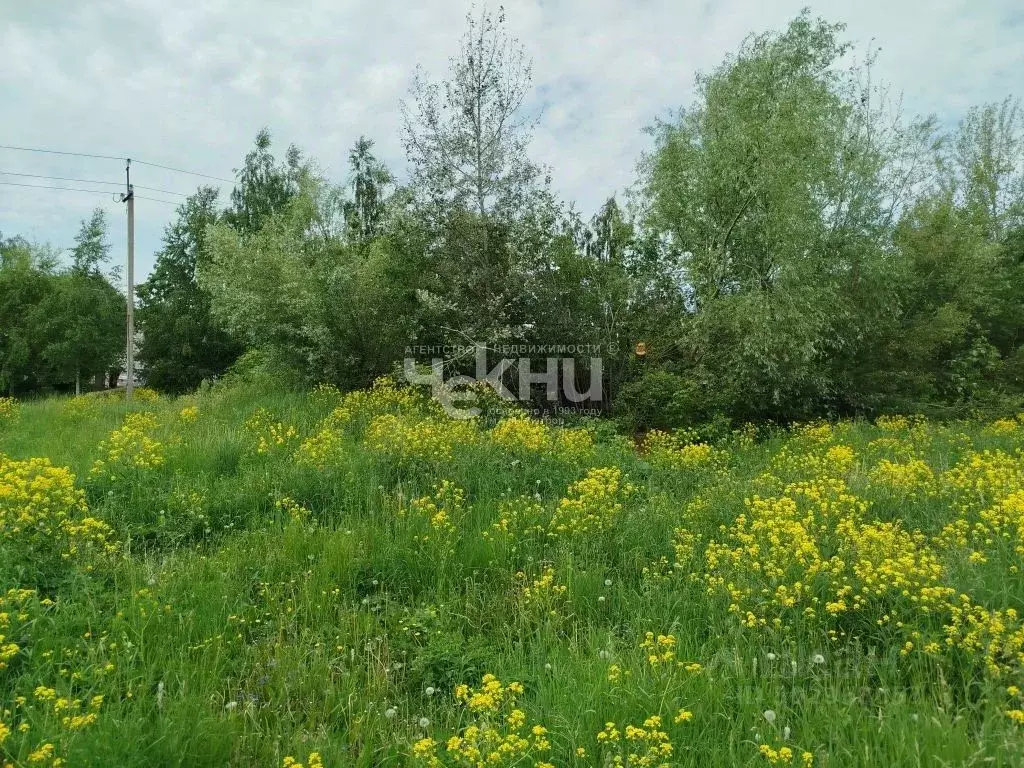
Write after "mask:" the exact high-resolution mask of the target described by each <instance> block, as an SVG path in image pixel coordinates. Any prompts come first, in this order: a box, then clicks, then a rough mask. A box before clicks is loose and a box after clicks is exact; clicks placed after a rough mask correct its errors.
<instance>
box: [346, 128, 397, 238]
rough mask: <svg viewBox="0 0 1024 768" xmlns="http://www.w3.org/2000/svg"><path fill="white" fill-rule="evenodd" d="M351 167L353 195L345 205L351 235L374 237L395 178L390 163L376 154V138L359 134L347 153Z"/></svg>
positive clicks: (381, 220) (378, 229) (379, 227)
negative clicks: (388, 164) (390, 169)
mask: <svg viewBox="0 0 1024 768" xmlns="http://www.w3.org/2000/svg"><path fill="white" fill-rule="evenodd" d="M348 162H349V168H350V169H351V171H352V199H351V200H349V201H347V202H346V203H345V205H344V211H345V223H346V226H347V229H348V236H349V238H350V239H351V240H352V241H353V242H356V243H360V244H365V243H369V242H370V241H372V240H373V239H374V238H375V237H377V235H379V234H380V232H381V226H382V224H383V220H384V212H385V200H386V198H387V192H388V186H389V185H390V184H391V182H392V177H391V173H390V172H389V171H388V169H387V167H386V166H385V165H384V163H382V162H381V161H380V160H378V159H377V158H376V157H375V156H374V155H373V141H371V140H370V139H368V138H366V137H365V136H360V137H359V140H358V141H357V142H356V145H355V146H354V147H353V148H352V150H351V151H350V152H349V155H348Z"/></svg>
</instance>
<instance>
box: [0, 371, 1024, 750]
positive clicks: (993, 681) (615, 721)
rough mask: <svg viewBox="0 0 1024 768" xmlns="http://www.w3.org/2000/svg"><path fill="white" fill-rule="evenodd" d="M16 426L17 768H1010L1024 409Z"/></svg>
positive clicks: (3, 613)
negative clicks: (749, 420)
mask: <svg viewBox="0 0 1024 768" xmlns="http://www.w3.org/2000/svg"><path fill="white" fill-rule="evenodd" d="M141 399H142V400H144V401H143V402H135V403H133V404H132V405H130V406H128V405H126V404H125V403H123V402H118V401H113V400H101V399H97V398H93V397H83V398H76V399H51V400H47V401H43V402H39V403H32V404H23V405H16V404H13V403H10V402H9V401H0V765H7V764H9V765H12V766H23V765H24V766H57V765H66V766H90V765H92V766H163V765H189V766H224V765H234V766H272V767H273V768H278V767H279V766H288V765H298V764H301V765H303V766H305V768H314V767H316V766H328V768H334V767H335V766H371V765H396V766H397V765H414V766H415V765H424V766H442V765H443V766H449V765H460V766H462V765H466V766H470V765H472V766H511V765H520V766H548V765H550V766H606V765H615V766H662V765H665V766H767V765H794V766H810V765H814V766H836V767H839V766H842V767H844V768H845V767H846V766H919V765H920V766H923V765H928V766H961V765H979V766H981V765H984V766H1010V765H1024V698H1022V695H1024V694H1022V690H1024V624H1022V621H1021V612H1022V611H1024V573H1022V570H1021V569H1022V566H1024V454H1022V449H1024V416H1022V417H1021V418H1020V419H1016V420H1015V419H1005V420H1001V421H997V422H994V423H981V422H978V423H956V424H945V425H941V424H932V423H927V422H924V421H921V420H916V419H904V418H889V419H885V420H882V421H881V422H880V423H878V424H870V423H839V424H832V425H829V424H812V425H801V426H797V427H794V428H792V429H791V430H789V431H782V430H775V431H771V430H764V429H762V430H756V429H754V428H747V429H742V430H737V431H735V432H733V433H730V434H716V435H710V434H706V435H702V434H699V433H693V434H684V433H680V434H674V435H666V434H662V433H652V434H651V435H649V436H647V438H646V440H645V441H644V443H643V444H642V445H641V446H639V447H638V446H636V445H634V444H633V442H632V441H631V440H629V439H626V438H624V437H621V436H618V435H616V434H615V433H614V432H613V431H612V430H611V429H610V428H608V426H607V425H603V424H599V425H589V426H584V427H578V428H572V429H569V428H565V429H561V428H553V427H549V426H545V425H543V424H540V423H538V422H532V421H529V420H526V419H524V418H519V417H509V418H505V419H504V420H502V421H500V422H498V423H497V425H496V426H488V425H484V424H477V423H475V422H464V421H450V420H447V419H446V418H445V417H443V416H442V415H441V414H440V413H439V412H438V411H436V410H435V408H434V407H432V406H431V405H430V404H429V403H427V402H424V401H422V400H420V399H419V398H418V397H416V396H415V395H413V394H412V393H410V392H408V391H404V390H400V389H396V388H394V387H391V386H387V385H381V386H377V387H375V388H374V389H373V390H370V391H367V392H359V393H353V394H350V395H347V396H342V395H341V394H339V393H337V392H336V391H333V390H330V389H320V390H317V391H315V392H313V393H311V394H268V393H260V392H256V391H252V390H249V389H246V388H243V387H235V388H230V387H226V388H223V389H219V390H217V389H215V390H214V391H212V392H207V393H205V394H202V395H197V396H195V397H192V398H186V399H179V400H174V401H170V400H164V399H159V398H151V397H144V398H141Z"/></svg>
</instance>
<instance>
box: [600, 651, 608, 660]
mask: <svg viewBox="0 0 1024 768" xmlns="http://www.w3.org/2000/svg"><path fill="white" fill-rule="evenodd" d="M610 655H611V654H609V653H608V651H598V652H597V656H598V658H601V659H607V658H608V657H609V656H610Z"/></svg>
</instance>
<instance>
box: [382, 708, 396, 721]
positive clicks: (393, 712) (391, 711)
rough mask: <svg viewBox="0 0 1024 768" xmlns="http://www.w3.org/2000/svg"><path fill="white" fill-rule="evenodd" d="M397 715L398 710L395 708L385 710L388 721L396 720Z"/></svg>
mask: <svg viewBox="0 0 1024 768" xmlns="http://www.w3.org/2000/svg"><path fill="white" fill-rule="evenodd" d="M397 714H398V710H397V709H395V708H394V707H388V708H387V709H385V710H384V717H386V718H387V719H388V720H394V718H395V715H397Z"/></svg>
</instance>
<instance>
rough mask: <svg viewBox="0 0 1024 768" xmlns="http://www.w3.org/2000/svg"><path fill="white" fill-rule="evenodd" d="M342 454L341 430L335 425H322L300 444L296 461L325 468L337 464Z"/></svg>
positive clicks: (320, 468)
mask: <svg viewBox="0 0 1024 768" xmlns="http://www.w3.org/2000/svg"><path fill="white" fill-rule="evenodd" d="M341 454H342V437H341V432H340V430H338V429H337V428H335V427H329V426H325V427H321V428H320V429H319V430H318V431H317V432H315V433H313V434H312V435H310V436H309V437H307V438H306V439H305V440H303V441H302V443H301V444H300V445H299V447H298V449H296V451H295V462H296V463H297V464H303V465H306V466H309V467H313V468H315V469H319V470H324V469H327V467H329V466H331V465H332V464H336V463H337V462H338V459H339V458H340V457H341Z"/></svg>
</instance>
